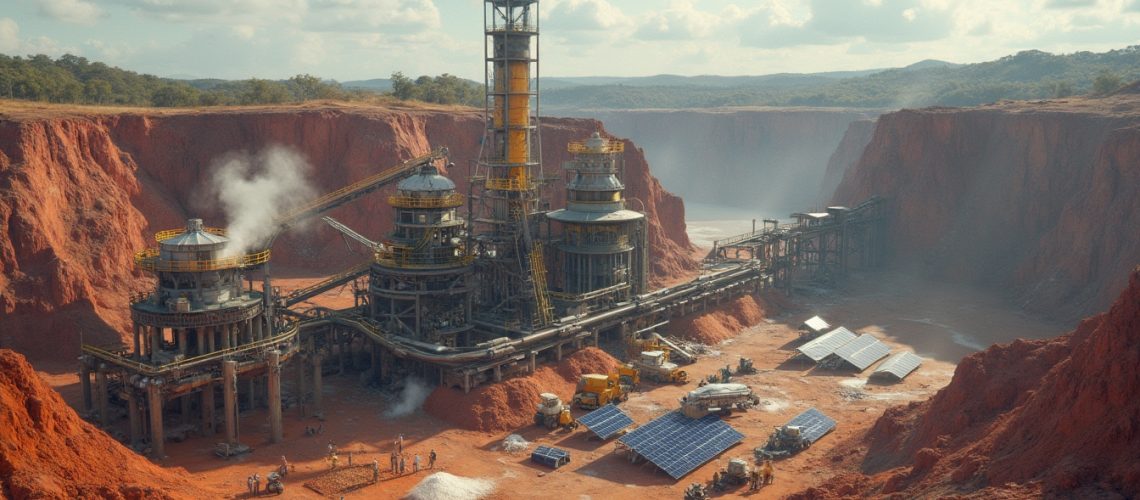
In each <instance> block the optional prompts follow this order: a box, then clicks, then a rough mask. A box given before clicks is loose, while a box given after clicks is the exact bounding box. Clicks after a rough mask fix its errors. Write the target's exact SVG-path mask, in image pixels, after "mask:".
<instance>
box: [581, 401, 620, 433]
mask: <svg viewBox="0 0 1140 500" xmlns="http://www.w3.org/2000/svg"><path fill="white" fill-rule="evenodd" d="M578 423H580V424H582V425H584V426H586V428H588V429H590V431H591V432H593V433H594V434H595V435H596V436H598V437H599V438H601V439H609V438H611V437H613V435H614V434H617V433H619V432H621V430H622V429H625V428H626V427H629V426H630V425H632V424H633V419H632V418H629V415H626V414H625V412H623V411H621V408H618V407H617V406H614V405H603V406H602V407H601V408H598V409H597V410H594V411H592V412H590V413H587V414H586V415H585V416H583V417H582V418H579V419H578Z"/></svg>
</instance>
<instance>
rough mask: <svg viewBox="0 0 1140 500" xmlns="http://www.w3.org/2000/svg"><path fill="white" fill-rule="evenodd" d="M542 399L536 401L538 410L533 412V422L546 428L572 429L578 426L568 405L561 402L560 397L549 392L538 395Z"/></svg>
mask: <svg viewBox="0 0 1140 500" xmlns="http://www.w3.org/2000/svg"><path fill="white" fill-rule="evenodd" d="M538 397H539V398H541V399H542V401H540V402H539V403H538V410H537V411H535V412H534V424H535V425H541V426H543V427H546V428H547V429H555V428H559V427H561V428H563V429H570V430H574V429H577V428H578V421H577V420H574V415H572V414H571V413H570V407H569V406H566V405H564V404H562V399H561V398H559V397H558V396H556V395H554V394H551V393H549V392H544V393H542V394H539V395H538Z"/></svg>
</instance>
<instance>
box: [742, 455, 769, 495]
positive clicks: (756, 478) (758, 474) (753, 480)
mask: <svg viewBox="0 0 1140 500" xmlns="http://www.w3.org/2000/svg"><path fill="white" fill-rule="evenodd" d="M775 479H776V476H775V474H774V471H773V469H772V461H771V460H765V461H764V465H761V466H760V467H759V468H757V469H752V472H751V473H749V478H748V482H749V486H748V490H749V491H756V490H758V489H760V486H765V485H769V484H772V481H774V480H775Z"/></svg>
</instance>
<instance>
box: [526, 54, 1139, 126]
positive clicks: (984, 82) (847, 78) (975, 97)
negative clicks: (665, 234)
mask: <svg viewBox="0 0 1140 500" xmlns="http://www.w3.org/2000/svg"><path fill="white" fill-rule="evenodd" d="M1101 75H1108V76H1110V77H1111V78H1110V79H1111V80H1113V81H1115V80H1119V81H1122V82H1130V81H1135V80H1138V79H1140V45H1134V46H1131V47H1127V48H1124V49H1119V50H1112V51H1109V52H1104V53H1093V52H1077V53H1073V54H1062V55H1054V54H1049V53H1047V52H1041V51H1038V50H1029V51H1024V52H1019V53H1017V54H1015V55H1011V56H1006V57H1003V58H1001V59H997V60H994V61H989V62H983V63H977V64H954V63H949V62H946V61H937V60H924V61H919V62H917V63H914V64H911V65H909V66H906V67H904V68H894V69H885V70H868V71H854V72H834V73H813V74H776V75H764V76H754V77H712V76H698V77H677V76H673V75H658V76H653V77H643V78H624V79H623V78H553V79H543V97H542V102H543V106H544V107H546V109H547V111H551V112H557V111H558V110H559V109H581V108H600V109H645V108H710V107H723V106H825V107H861V108H896V107H914V106H933V105H944V106H970V105H977V104H983V103H987V102H994V101H997V100H1000V99H1044V98H1051V97H1064V96H1067V95H1072V94H1080V93H1087V92H1089V91H1090V90H1091V89H1092V88H1093V82H1094V80H1096V79H1097V77H1098V76H1101ZM551 80H554V83H553V84H551Z"/></svg>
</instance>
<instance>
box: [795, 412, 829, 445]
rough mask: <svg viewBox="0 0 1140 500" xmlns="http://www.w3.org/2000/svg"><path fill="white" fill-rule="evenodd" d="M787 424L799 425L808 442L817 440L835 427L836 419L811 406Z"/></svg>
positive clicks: (801, 433)
mask: <svg viewBox="0 0 1140 500" xmlns="http://www.w3.org/2000/svg"><path fill="white" fill-rule="evenodd" d="M787 425H789V426H794V427H799V428H800V436H803V438H804V439H806V440H808V442H811V443H815V442H816V440H818V439H819V438H821V437H823V436H824V435H825V434H827V433H829V432H831V431H832V429H835V420H832V419H831V417H828V416H827V415H824V414H823V413H820V411H819V410H817V409H815V408H809V409H808V410H807V411H805V412H803V413H801V414H799V415H796V418H793V419H792V420H791V421H790V422H788V424H787Z"/></svg>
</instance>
